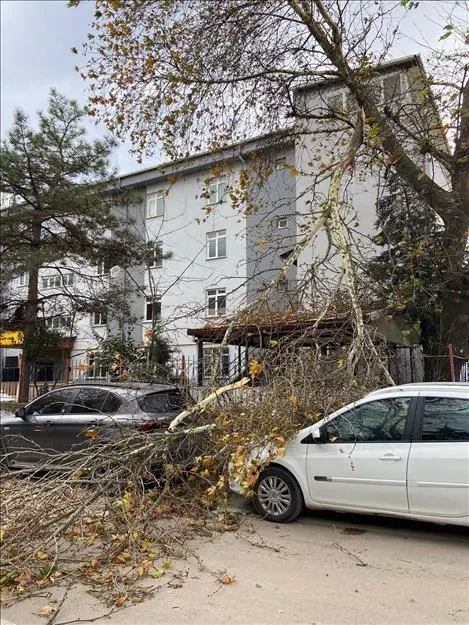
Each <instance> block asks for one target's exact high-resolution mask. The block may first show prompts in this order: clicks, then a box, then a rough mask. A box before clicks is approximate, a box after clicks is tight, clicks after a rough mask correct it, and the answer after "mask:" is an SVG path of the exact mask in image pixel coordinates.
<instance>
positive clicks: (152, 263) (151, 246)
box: [148, 241, 163, 268]
mask: <svg viewBox="0 0 469 625" xmlns="http://www.w3.org/2000/svg"><path fill="white" fill-rule="evenodd" d="M148 250H149V252H150V255H149V256H150V257H149V259H148V266H149V267H150V268H159V267H162V266H163V243H162V242H161V241H149V242H148Z"/></svg>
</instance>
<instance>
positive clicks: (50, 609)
mask: <svg viewBox="0 0 469 625" xmlns="http://www.w3.org/2000/svg"><path fill="white" fill-rule="evenodd" d="M56 609H57V608H54V606H53V605H50V603H47V604H46V605H43V606H42V608H41V609H40V610H39V612H37V614H39V615H40V616H50V615H51V614H53V613H54V612H55V611H56Z"/></svg>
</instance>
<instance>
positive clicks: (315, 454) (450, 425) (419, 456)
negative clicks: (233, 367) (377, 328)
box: [232, 382, 469, 526]
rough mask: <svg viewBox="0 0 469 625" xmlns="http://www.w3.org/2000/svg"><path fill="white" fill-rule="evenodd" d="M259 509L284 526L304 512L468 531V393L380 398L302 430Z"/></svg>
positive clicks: (257, 491) (262, 488)
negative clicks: (453, 526) (411, 521)
mask: <svg viewBox="0 0 469 625" xmlns="http://www.w3.org/2000/svg"><path fill="white" fill-rule="evenodd" d="M260 457H261V458H262V453H261V454H260ZM232 488H233V490H235V491H236V492H241V490H242V489H241V488H240V486H239V485H236V484H235V485H234V486H233V485H232ZM253 503H254V508H255V510H256V511H257V512H258V513H259V514H260V515H261V516H263V517H264V518H265V519H267V520H268V521H275V522H277V523H278V522H288V521H293V520H294V519H295V518H296V517H297V516H298V515H299V514H300V513H301V511H302V510H303V507H304V506H306V507H307V508H311V509H320V508H321V509H331V510H338V511H342V512H357V513H368V514H380V515H391V516H396V517H405V518H410V519H416V520H421V521H433V522H438V523H452V524H457V525H466V526H469V384H467V383H450V382H448V383H422V384H405V385H403V386H394V387H390V388H384V389H380V390H378V391H375V392H373V393H370V394H369V395H367V396H366V397H364V398H363V399H361V400H359V401H357V402H354V403H353V404H350V405H348V406H346V407H345V408H341V409H340V410H337V411H336V412H334V413H332V414H331V415H330V416H328V417H326V418H324V419H323V420H322V421H319V422H318V423H315V424H314V425H312V426H308V427H306V428H304V429H302V430H301V431H300V432H298V434H297V435H296V436H295V437H294V438H293V439H292V440H290V441H289V443H288V445H287V448H286V453H285V455H283V456H281V457H277V458H275V460H274V461H273V462H271V463H270V464H269V465H268V466H267V467H266V468H265V469H264V470H263V471H262V472H261V474H260V475H259V479H258V481H257V483H256V485H255V488H254V496H253Z"/></svg>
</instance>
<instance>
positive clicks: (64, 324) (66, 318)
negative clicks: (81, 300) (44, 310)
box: [45, 314, 72, 330]
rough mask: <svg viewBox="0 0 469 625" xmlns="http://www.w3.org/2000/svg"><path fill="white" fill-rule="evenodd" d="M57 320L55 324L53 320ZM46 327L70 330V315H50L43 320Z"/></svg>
mask: <svg viewBox="0 0 469 625" xmlns="http://www.w3.org/2000/svg"><path fill="white" fill-rule="evenodd" d="M56 320H58V323H57V324H56V323H55V321H56ZM45 325H46V328H48V329H49V330H70V329H71V327H72V316H71V315H60V314H59V315H52V316H51V317H48V318H47V319H46V322H45Z"/></svg>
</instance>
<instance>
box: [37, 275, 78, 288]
mask: <svg viewBox="0 0 469 625" xmlns="http://www.w3.org/2000/svg"><path fill="white" fill-rule="evenodd" d="M51 282H52V283H51ZM74 282H75V276H74V274H73V273H63V274H61V273H56V274H53V275H51V276H43V277H42V278H41V289H60V288H62V287H64V286H73V284H74Z"/></svg>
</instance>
